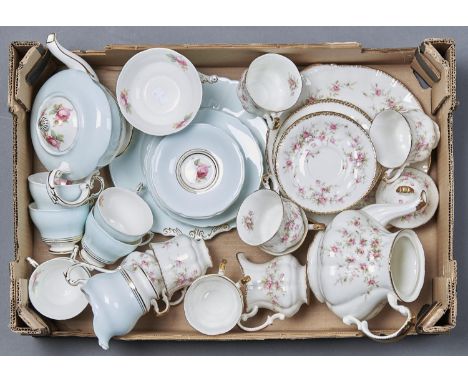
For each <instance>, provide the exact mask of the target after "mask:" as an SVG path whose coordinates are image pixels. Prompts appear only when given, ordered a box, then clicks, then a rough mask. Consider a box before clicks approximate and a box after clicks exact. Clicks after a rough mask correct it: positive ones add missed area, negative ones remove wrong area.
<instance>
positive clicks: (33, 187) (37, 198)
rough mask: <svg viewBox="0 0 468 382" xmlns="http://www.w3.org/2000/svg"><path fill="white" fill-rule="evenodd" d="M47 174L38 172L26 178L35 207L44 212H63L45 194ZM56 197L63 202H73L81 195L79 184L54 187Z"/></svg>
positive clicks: (60, 206) (46, 193)
mask: <svg viewBox="0 0 468 382" xmlns="http://www.w3.org/2000/svg"><path fill="white" fill-rule="evenodd" d="M48 176H49V173H48V172H38V173H36V174H32V175H29V176H28V183H29V192H30V193H31V196H32V198H33V200H34V202H35V203H36V205H37V208H39V209H44V210H63V209H65V208H67V207H64V206H62V205H60V204H58V203H54V202H53V201H52V199H51V198H50V196H49V193H48V192H47V186H46V184H47V178H48ZM55 190H56V192H57V195H58V196H60V198H62V199H63V200H68V201H74V200H77V199H78V198H79V197H80V195H81V192H82V190H81V184H80V183H73V184H63V185H57V186H55Z"/></svg>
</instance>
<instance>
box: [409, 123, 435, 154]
mask: <svg viewBox="0 0 468 382" xmlns="http://www.w3.org/2000/svg"><path fill="white" fill-rule="evenodd" d="M426 126H427V125H425V124H424V123H423V122H422V121H416V122H415V123H414V127H415V128H414V129H412V130H411V133H412V136H413V140H414V148H415V150H414V151H413V150H412V153H413V154H412V155H411V161H412V162H420V161H422V160H424V159H426V158H427V157H428V156H429V155H430V152H431V151H432V149H433V148H434V147H435V145H436V136H435V134H433V130H432V128H433V127H432V126H431V127H430V129H431V131H430V132H429V131H428V130H427V128H426Z"/></svg>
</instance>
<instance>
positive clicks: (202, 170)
mask: <svg viewBox="0 0 468 382" xmlns="http://www.w3.org/2000/svg"><path fill="white" fill-rule="evenodd" d="M193 163H194V165H195V166H196V168H197V171H196V178H195V181H196V182H201V181H203V180H204V179H205V178H206V176H207V175H208V174H209V172H210V168H211V166H210V165H209V164H206V163H203V162H202V160H201V159H199V158H198V159H195V161H194V162H193Z"/></svg>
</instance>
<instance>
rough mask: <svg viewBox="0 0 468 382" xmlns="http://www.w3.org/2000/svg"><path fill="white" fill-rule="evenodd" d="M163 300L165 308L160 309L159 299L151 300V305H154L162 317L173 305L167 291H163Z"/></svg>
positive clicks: (158, 314) (157, 314)
mask: <svg viewBox="0 0 468 382" xmlns="http://www.w3.org/2000/svg"><path fill="white" fill-rule="evenodd" d="M162 301H163V302H164V309H163V310H159V305H158V301H157V300H153V301H151V305H153V309H154V311H155V312H156V316H157V317H160V316H162V315H164V314H166V313H167V312H168V310H169V308H170V306H171V305H170V303H169V299H168V298H167V295H166V291H163V295H162Z"/></svg>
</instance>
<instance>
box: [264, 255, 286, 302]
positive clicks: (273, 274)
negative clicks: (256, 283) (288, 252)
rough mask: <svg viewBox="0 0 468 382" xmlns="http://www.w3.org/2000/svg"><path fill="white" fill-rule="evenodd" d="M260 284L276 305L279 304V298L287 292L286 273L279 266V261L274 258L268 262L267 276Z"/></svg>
mask: <svg viewBox="0 0 468 382" xmlns="http://www.w3.org/2000/svg"><path fill="white" fill-rule="evenodd" d="M260 285H261V286H262V288H263V289H264V290H265V292H266V295H267V296H268V297H269V298H270V301H271V303H272V304H273V305H274V306H279V305H280V302H279V298H280V297H281V296H284V295H285V294H286V288H285V274H284V272H281V271H280V269H279V267H278V261H277V260H273V261H272V262H271V263H270V264H268V266H267V268H266V271H265V276H264V277H263V279H262V280H261V281H260Z"/></svg>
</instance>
